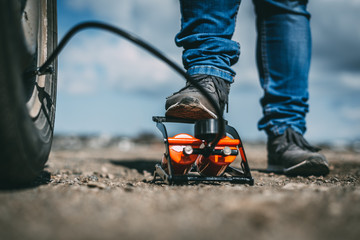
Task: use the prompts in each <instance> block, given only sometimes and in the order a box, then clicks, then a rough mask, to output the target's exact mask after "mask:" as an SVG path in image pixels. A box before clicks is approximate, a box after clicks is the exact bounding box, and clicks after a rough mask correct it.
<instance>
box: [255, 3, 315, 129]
mask: <svg viewBox="0 0 360 240" xmlns="http://www.w3.org/2000/svg"><path fill="white" fill-rule="evenodd" d="M254 3H255V9H256V15H257V30H258V40H257V63H258V69H259V74H260V82H261V86H262V88H263V89H264V96H263V98H262V99H261V105H262V107H263V118H262V119H261V120H260V121H259V124H258V127H259V129H260V130H265V131H266V132H267V133H268V134H269V135H280V134H282V133H284V131H285V129H286V128H288V127H291V128H293V129H294V130H295V131H296V132H299V133H301V134H303V133H304V132H305V130H306V123H305V115H306V113H307V112H308V104H307V101H308V73H309V67H310V57H311V35H310V23H309V19H310V14H309V13H308V12H307V11H306V1H303V0H299V1H293V0H292V1H287V0H283V1H281V0H280V1H279V0H276V1H275V0H254Z"/></svg>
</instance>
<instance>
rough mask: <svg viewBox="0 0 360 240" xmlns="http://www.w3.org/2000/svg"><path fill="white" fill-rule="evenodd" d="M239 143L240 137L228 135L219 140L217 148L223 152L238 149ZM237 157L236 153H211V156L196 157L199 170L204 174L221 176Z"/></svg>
mask: <svg viewBox="0 0 360 240" xmlns="http://www.w3.org/2000/svg"><path fill="white" fill-rule="evenodd" d="M239 144H240V140H239V139H232V138H229V137H227V136H226V137H224V138H222V139H221V140H220V141H219V142H218V144H217V145H216V147H215V150H220V151H223V152H225V151H230V150H238V145H239ZM225 148H226V149H225ZM235 158H236V155H210V156H209V157H204V156H201V157H199V158H197V159H196V166H197V170H198V172H199V173H200V174H201V175H203V176H220V175H222V174H223V173H224V171H225V169H226V168H227V167H228V166H229V165H230V164H231V163H232V162H233V161H234V160H235Z"/></svg>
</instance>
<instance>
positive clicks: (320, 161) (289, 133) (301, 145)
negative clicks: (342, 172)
mask: <svg viewBox="0 0 360 240" xmlns="http://www.w3.org/2000/svg"><path fill="white" fill-rule="evenodd" d="M267 150H268V169H267V171H269V172H275V173H283V174H286V175H289V176H310V175H315V176H320V175H326V174H328V173H329V163H328V162H327V161H326V158H325V156H324V155H322V154H320V153H318V151H319V150H320V149H319V148H317V147H314V146H311V145H310V144H309V143H308V142H307V141H306V140H305V139H304V138H303V136H302V135H301V134H299V133H297V132H295V131H294V130H293V129H291V128H287V129H286V131H285V133H284V134H283V135H280V136H276V137H269V139H268V144H267Z"/></svg>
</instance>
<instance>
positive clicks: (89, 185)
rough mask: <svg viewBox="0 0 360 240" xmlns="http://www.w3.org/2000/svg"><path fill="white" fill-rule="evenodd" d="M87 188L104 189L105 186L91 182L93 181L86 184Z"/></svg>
mask: <svg viewBox="0 0 360 240" xmlns="http://www.w3.org/2000/svg"><path fill="white" fill-rule="evenodd" d="M87 186H88V187H90V188H99V189H104V188H106V184H104V183H100V182H93V181H91V182H88V183H87Z"/></svg>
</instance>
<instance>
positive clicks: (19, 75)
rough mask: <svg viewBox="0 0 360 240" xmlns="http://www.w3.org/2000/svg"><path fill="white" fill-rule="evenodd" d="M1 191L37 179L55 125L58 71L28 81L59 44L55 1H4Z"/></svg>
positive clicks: (0, 14) (0, 17)
mask: <svg viewBox="0 0 360 240" xmlns="http://www.w3.org/2000/svg"><path fill="white" fill-rule="evenodd" d="M0 34H1V37H0V186H6V187H8V186H19V185H24V184H28V183H30V182H31V181H32V180H34V179H35V178H36V176H38V174H39V173H40V172H41V170H42V169H43V167H44V164H45V162H46V160H47V159H48V156H49V153H50V148H51V142H52V136H53V129H54V120H55V102H56V70H57V66H56V62H55V63H53V68H54V72H53V73H50V74H46V75H42V76H31V75H30V76H29V74H26V73H27V72H28V71H29V70H31V69H34V68H36V66H40V65H41V64H42V63H43V62H44V61H45V60H46V58H47V57H48V56H49V55H50V54H51V52H52V51H53V49H54V48H55V46H56V44H57V14H56V0H1V1H0Z"/></svg>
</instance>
